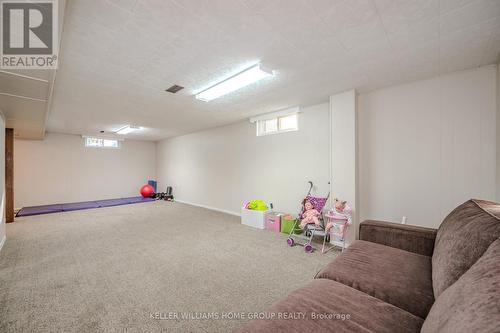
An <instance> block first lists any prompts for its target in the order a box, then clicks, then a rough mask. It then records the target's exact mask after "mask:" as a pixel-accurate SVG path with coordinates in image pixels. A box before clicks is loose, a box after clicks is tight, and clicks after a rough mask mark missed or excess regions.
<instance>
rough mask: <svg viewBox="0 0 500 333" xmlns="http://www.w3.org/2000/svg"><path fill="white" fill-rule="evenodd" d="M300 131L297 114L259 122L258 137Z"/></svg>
mask: <svg viewBox="0 0 500 333" xmlns="http://www.w3.org/2000/svg"><path fill="white" fill-rule="evenodd" d="M298 129H299V127H298V117H297V114H291V115H285V116H281V117H276V118H271V119H263V120H258V121H257V136H262V135H269V134H278V133H284V132H290V131H297V130H298Z"/></svg>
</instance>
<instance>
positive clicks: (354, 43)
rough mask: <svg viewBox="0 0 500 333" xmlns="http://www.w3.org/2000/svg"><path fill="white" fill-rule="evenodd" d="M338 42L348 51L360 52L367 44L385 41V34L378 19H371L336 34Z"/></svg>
mask: <svg viewBox="0 0 500 333" xmlns="http://www.w3.org/2000/svg"><path fill="white" fill-rule="evenodd" d="M338 36H339V40H340V42H341V43H342V45H344V47H345V48H346V49H348V50H353V51H355V50H360V49H363V48H365V47H366V45H369V44H376V43H378V42H385V41H387V34H386V33H385V31H384V27H383V26H382V23H381V22H380V20H379V19H378V18H373V19H371V20H369V21H366V22H365V23H363V24H361V25H358V26H356V27H352V28H349V29H345V30H343V31H341V32H339V34H338Z"/></svg>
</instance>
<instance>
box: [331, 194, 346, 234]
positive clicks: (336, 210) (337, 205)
mask: <svg viewBox="0 0 500 333" xmlns="http://www.w3.org/2000/svg"><path fill="white" fill-rule="evenodd" d="M333 203H334V204H333V209H332V210H331V211H330V215H332V216H333V219H334V220H347V224H348V225H350V224H351V223H352V221H351V208H350V207H349V206H347V201H343V200H339V199H334V200H333ZM333 226H334V223H333V221H330V222H328V223H327V224H326V228H325V231H326V232H327V233H328V232H330V230H331V229H332V228H333ZM339 228H340V230H338V233H341V234H343V233H344V229H345V224H344V225H341V226H340V227H339Z"/></svg>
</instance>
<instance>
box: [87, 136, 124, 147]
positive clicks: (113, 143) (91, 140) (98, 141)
mask: <svg viewBox="0 0 500 333" xmlns="http://www.w3.org/2000/svg"><path fill="white" fill-rule="evenodd" d="M85 147H92V148H120V141H118V140H114V139H103V138H95V137H91V136H87V137H85Z"/></svg>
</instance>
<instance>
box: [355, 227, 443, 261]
mask: <svg viewBox="0 0 500 333" xmlns="http://www.w3.org/2000/svg"><path fill="white" fill-rule="evenodd" d="M436 232H437V230H436V229H431V228H424V227H418V226H414V225H407V224H397V223H391V222H384V221H374V220H367V221H364V222H362V223H361V224H360V225H359V239H360V240H364V241H368V242H372V243H378V244H382V245H387V246H390V247H395V248H398V249H401V250H405V251H409V252H413V253H418V254H422V255H425V256H432V252H433V251H434V241H435V239H436Z"/></svg>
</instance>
